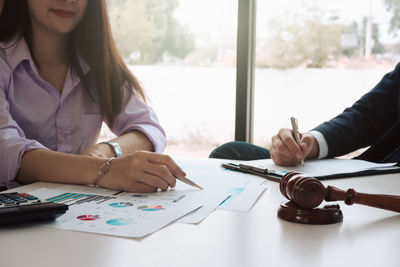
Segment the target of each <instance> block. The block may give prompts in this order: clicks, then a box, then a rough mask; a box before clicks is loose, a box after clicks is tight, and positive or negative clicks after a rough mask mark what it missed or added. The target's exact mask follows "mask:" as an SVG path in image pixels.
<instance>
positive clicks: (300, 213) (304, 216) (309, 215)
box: [278, 201, 343, 224]
mask: <svg viewBox="0 0 400 267" xmlns="http://www.w3.org/2000/svg"><path fill="white" fill-rule="evenodd" d="M278 218H280V219H282V220H286V221H289V222H294V223H304V224H332V223H338V222H342V221H343V214H342V211H341V210H340V207H339V205H326V206H324V207H322V208H313V209H303V208H300V207H298V206H296V204H294V203H293V202H292V201H289V202H287V203H285V204H283V203H282V204H281V206H280V208H279V210H278Z"/></svg>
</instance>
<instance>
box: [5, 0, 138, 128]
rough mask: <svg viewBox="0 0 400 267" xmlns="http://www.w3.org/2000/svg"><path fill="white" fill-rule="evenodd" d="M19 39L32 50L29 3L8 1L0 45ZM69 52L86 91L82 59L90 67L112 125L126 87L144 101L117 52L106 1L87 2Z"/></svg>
mask: <svg viewBox="0 0 400 267" xmlns="http://www.w3.org/2000/svg"><path fill="white" fill-rule="evenodd" d="M16 35H17V36H19V37H23V38H24V39H25V40H26V42H27V44H28V46H29V47H30V48H31V47H32V46H31V40H32V26H31V21H30V16H29V9H28V4H27V1H26V0H5V3H4V7H3V13H2V14H1V15H0V42H8V41H10V40H11V39H12V38H13V37H14V36H16ZM68 49H69V56H70V58H69V60H70V64H71V65H72V67H73V68H74V70H75V71H76V72H77V73H78V75H79V77H80V79H81V81H82V83H83V85H84V86H85V87H86V88H87V84H88V81H87V80H86V79H85V75H84V72H83V67H82V65H81V62H80V57H82V58H83V59H84V60H85V62H86V63H87V64H88V65H89V66H90V72H91V73H92V75H93V78H94V80H95V84H96V90H97V94H98V96H99V100H100V107H101V112H102V114H103V115H105V116H106V118H107V119H108V120H109V122H110V123H111V124H112V123H113V121H114V118H115V116H116V115H117V114H118V113H119V112H120V111H121V109H122V105H123V99H122V95H123V94H122V89H123V85H124V83H128V85H129V86H130V88H134V92H133V93H136V94H138V95H139V96H140V97H141V98H142V99H143V100H145V94H144V91H143V88H142V87H141V85H140V83H139V82H138V80H137V79H136V78H135V76H133V74H132V73H131V72H130V71H129V69H128V67H127V66H126V64H125V63H124V61H123V59H122V57H121V55H120V54H119V52H118V50H117V47H116V45H115V42H114V40H113V37H112V34H111V28H110V23H109V19H108V15H107V7H106V3H105V0H88V6H87V8H86V12H85V14H84V16H83V17H82V20H81V21H80V23H79V24H78V25H77V27H76V28H75V29H74V30H73V31H72V32H71V34H70V42H69V45H68ZM31 51H32V49H31ZM32 56H33V58H34V55H32Z"/></svg>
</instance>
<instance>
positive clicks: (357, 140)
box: [210, 63, 400, 165]
mask: <svg viewBox="0 0 400 267" xmlns="http://www.w3.org/2000/svg"><path fill="white" fill-rule="evenodd" d="M300 137H301V140H300V147H299V146H298V145H297V144H296V142H295V140H294V139H293V132H292V130H291V129H286V128H283V129H280V130H279V132H278V134H277V135H275V136H273V137H272V144H271V148H270V150H267V149H265V148H262V147H258V146H255V145H251V144H247V143H244V142H230V143H227V144H224V145H222V146H220V147H218V148H216V149H215V150H214V151H213V152H212V153H211V154H210V157H213V158H229V159H240V160H254V159H262V158H269V157H271V158H272V160H273V161H274V162H275V164H277V165H296V164H298V163H299V162H300V161H301V159H302V157H304V159H316V158H326V157H327V158H332V157H336V156H341V155H344V154H347V153H350V152H352V151H355V150H357V149H360V148H364V147H369V148H368V149H367V150H366V151H365V152H364V153H362V154H361V155H360V156H358V157H357V158H359V159H363V160H368V161H373V162H400V63H399V64H398V65H397V66H396V68H395V69H394V70H393V71H392V72H389V73H388V74H386V75H385V76H384V77H383V78H382V80H381V81H380V82H379V83H378V84H377V85H376V86H375V87H374V88H373V89H372V90H371V91H369V92H368V93H366V94H365V95H364V96H363V97H362V98H361V99H360V100H358V101H357V102H355V103H354V104H353V106H351V107H349V108H347V109H346V110H345V111H343V113H341V114H339V115H338V116H336V117H335V118H333V119H331V120H329V121H327V122H324V123H322V124H321V125H319V126H317V127H316V128H314V129H313V130H312V131H310V132H307V133H302V134H300Z"/></svg>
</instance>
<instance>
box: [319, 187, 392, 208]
mask: <svg viewBox="0 0 400 267" xmlns="http://www.w3.org/2000/svg"><path fill="white" fill-rule="evenodd" d="M326 190H327V191H326V194H325V200H326V201H338V200H343V201H344V203H346V204H347V205H352V204H354V203H356V204H361V205H366V206H370V207H375V208H379V209H385V210H391V211H395V212H400V196H393V195H378V194H365V193H358V192H356V191H355V190H354V189H352V188H351V189H349V190H347V191H344V190H342V189H339V188H336V187H334V186H328V187H327V188H326Z"/></svg>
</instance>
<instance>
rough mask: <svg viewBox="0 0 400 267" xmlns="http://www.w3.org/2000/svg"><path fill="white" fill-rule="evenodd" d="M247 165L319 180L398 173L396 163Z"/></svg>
mask: <svg viewBox="0 0 400 267" xmlns="http://www.w3.org/2000/svg"><path fill="white" fill-rule="evenodd" d="M246 164H247V165H252V166H255V167H260V168H264V169H265V168H267V169H271V170H277V171H287V172H289V171H296V172H301V173H304V174H306V175H309V176H312V177H315V178H320V179H329V178H339V177H354V176H361V175H369V174H379V173H390V172H400V167H398V166H396V164H397V163H374V162H369V161H365V160H358V159H337V158H332V159H321V160H311V161H306V162H305V164H304V166H301V165H298V166H293V167H288V166H283V167H282V166H277V165H275V164H274V162H273V161H272V160H271V159H263V160H253V161H247V162H246Z"/></svg>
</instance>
